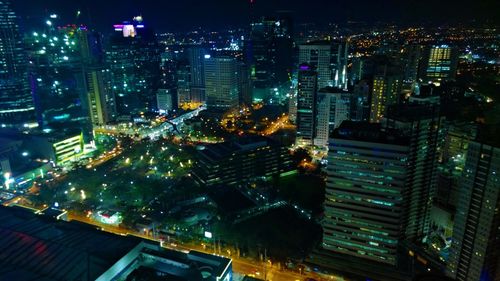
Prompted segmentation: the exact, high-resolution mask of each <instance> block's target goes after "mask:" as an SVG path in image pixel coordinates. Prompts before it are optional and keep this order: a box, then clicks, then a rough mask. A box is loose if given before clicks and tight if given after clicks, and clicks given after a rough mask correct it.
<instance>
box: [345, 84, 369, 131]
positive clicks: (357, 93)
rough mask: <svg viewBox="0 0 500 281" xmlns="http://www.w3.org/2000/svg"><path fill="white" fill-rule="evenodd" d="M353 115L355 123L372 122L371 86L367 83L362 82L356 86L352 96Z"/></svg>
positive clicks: (351, 116) (352, 118)
mask: <svg viewBox="0 0 500 281" xmlns="http://www.w3.org/2000/svg"><path fill="white" fill-rule="evenodd" d="M351 98H352V99H351V114H350V118H351V120H353V121H369V120H370V86H369V85H368V83H367V81H365V80H361V81H359V82H358V83H357V84H356V85H354V89H353V92H352V95H351Z"/></svg>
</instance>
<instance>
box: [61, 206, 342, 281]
mask: <svg viewBox="0 0 500 281" xmlns="http://www.w3.org/2000/svg"><path fill="white" fill-rule="evenodd" d="M68 219H69V220H70V221H71V220H75V221H80V222H83V223H87V224H91V225H94V226H97V227H98V228H99V229H101V230H103V231H107V232H111V233H114V234H118V235H132V236H136V237H139V238H143V239H147V240H152V241H156V242H159V240H157V239H153V237H151V236H149V235H145V234H143V233H139V232H136V231H133V230H130V229H125V228H123V227H119V226H113V225H107V224H103V223H100V222H98V221H95V220H93V219H91V218H89V217H86V216H82V215H78V214H75V213H72V212H68ZM164 247H166V248H169V249H172V250H178V251H185V252H187V251H190V250H195V251H200V252H204V253H207V254H214V251H213V250H214V249H213V248H211V249H207V248H206V247H204V246H203V245H201V244H193V243H190V244H182V245H180V244H178V243H170V244H167V243H166V244H164ZM222 252H224V250H222ZM227 256H228V257H229V258H231V259H232V260H233V272H235V273H238V274H241V275H251V276H255V277H257V278H261V279H264V266H263V263H262V262H260V261H256V260H252V259H248V258H242V257H237V256H236V255H234V254H231V255H227ZM265 270H266V273H267V274H266V276H267V277H266V278H265V280H267V281H295V280H301V281H302V280H304V279H306V278H314V279H315V280H318V281H327V280H336V281H340V280H344V279H342V278H341V277H338V276H333V275H331V276H328V277H326V278H325V277H322V276H319V275H318V274H316V273H314V272H305V273H304V274H299V273H297V272H294V271H290V270H284V269H280V268H278V266H277V265H270V264H267V265H266V269H265Z"/></svg>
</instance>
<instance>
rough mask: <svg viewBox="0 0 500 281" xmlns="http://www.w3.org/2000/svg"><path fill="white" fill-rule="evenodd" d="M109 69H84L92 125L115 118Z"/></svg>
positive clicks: (104, 123) (101, 123)
mask: <svg viewBox="0 0 500 281" xmlns="http://www.w3.org/2000/svg"><path fill="white" fill-rule="evenodd" d="M110 76H111V75H110V73H109V69H105V68H101V67H89V68H88V69H85V84H86V91H87V95H88V103H89V111H90V119H91V121H92V124H93V125H97V126H101V125H106V124H108V123H109V122H111V121H113V120H114V119H115V118H116V103H115V97H114V95H113V91H112V90H111V79H110Z"/></svg>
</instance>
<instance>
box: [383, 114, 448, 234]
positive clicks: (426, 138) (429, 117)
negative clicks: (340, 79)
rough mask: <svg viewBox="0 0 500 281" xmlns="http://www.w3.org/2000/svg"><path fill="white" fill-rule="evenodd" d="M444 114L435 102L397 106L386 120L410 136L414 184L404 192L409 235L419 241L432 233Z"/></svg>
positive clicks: (409, 182)
mask: <svg viewBox="0 0 500 281" xmlns="http://www.w3.org/2000/svg"><path fill="white" fill-rule="evenodd" d="M442 123H443V117H441V116H440V114H439V108H438V107H435V106H432V105H394V106H391V107H389V109H388V111H387V115H386V116H385V118H384V119H383V120H382V124H383V126H384V127H385V128H390V129H397V130H399V131H400V132H401V133H402V134H403V135H405V136H406V137H409V138H410V143H409V145H410V147H409V148H410V149H409V153H408V159H407V163H408V164H409V165H410V167H411V169H408V171H407V174H406V183H407V186H408V187H410V188H408V189H406V190H405V193H404V198H405V201H404V203H403V204H404V206H405V212H406V214H405V221H404V224H403V228H404V231H405V238H406V239H409V240H410V241H417V240H418V239H421V238H423V237H424V236H425V235H427V234H428V233H429V225H430V213H431V208H432V199H433V198H434V196H435V193H436V185H437V172H438V159H439V152H440V142H441V140H442V139H443V137H444V134H443V130H442V129H443V128H442Z"/></svg>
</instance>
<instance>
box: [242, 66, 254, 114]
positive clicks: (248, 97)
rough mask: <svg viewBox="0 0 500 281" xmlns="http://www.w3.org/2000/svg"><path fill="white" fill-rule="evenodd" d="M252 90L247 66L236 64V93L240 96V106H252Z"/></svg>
mask: <svg viewBox="0 0 500 281" xmlns="http://www.w3.org/2000/svg"><path fill="white" fill-rule="evenodd" d="M252 88H253V87H252V77H251V73H250V69H249V68H248V65H247V64H246V63H244V62H238V93H239V94H240V97H239V102H240V104H246V105H251V104H252V102H253V96H252V93H253V92H252Z"/></svg>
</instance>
